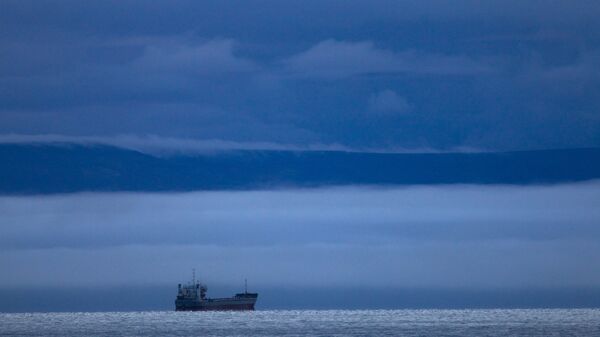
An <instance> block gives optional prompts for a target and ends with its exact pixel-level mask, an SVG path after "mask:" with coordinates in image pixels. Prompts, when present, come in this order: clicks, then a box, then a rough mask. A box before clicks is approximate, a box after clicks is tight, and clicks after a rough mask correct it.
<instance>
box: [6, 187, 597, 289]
mask: <svg viewBox="0 0 600 337" xmlns="http://www.w3.org/2000/svg"><path fill="white" fill-rule="evenodd" d="M599 191H600V189H599V188H598V183H595V182H594V183H587V184H578V185H558V186H554V187H543V186H538V187H502V186H497V187H494V186H489V187H481V186H454V187H450V186H449V187H435V188H433V187H432V188H429V187H415V188H404V189H363V188H351V187H348V188H340V189H324V190H323V189H318V190H285V191H271V192H268V191H265V192H210V193H188V194H79V195H68V196H53V197H2V198H0V212H1V213H2V214H3V218H2V224H1V225H2V226H0V247H1V252H0V271H2V272H1V273H0V275H2V276H1V277H0V285H3V286H9V285H17V284H33V285H39V282H42V281H41V280H43V283H44V284H46V285H59V284H73V285H78V284H79V285H81V284H95V285H103V284H104V285H110V284H127V283H133V284H136V283H152V284H162V283H177V279H178V278H179V279H185V277H187V273H189V270H190V269H191V268H194V267H195V268H197V269H198V270H199V273H200V275H202V276H203V277H205V278H207V281H210V282H216V283H230V282H232V281H231V280H232V279H235V280H237V279H238V278H239V277H241V276H243V275H245V276H247V277H250V278H251V279H253V280H254V281H253V282H256V283H257V284H270V285H279V286H281V285H284V284H285V285H293V284H296V285H304V286H307V285H336V284H345V285H348V286H474V287H486V286H493V287H510V286H590V285H594V284H597V283H598V282H600V274H599V273H598V271H597V270H596V269H595V268H592V267H591V266H592V265H594V263H595V261H596V260H597V259H598V258H599V257H600V246H598V244H597V242H598V240H599V239H600V229H598V226H597V225H598V223H599V221H600V212H598V211H596V210H595V209H596V207H595V204H596V203H597V201H598V200H599V198H600V192H599ZM307 269H310V270H311V272H310V273H306V272H305V271H306V270H307Z"/></svg>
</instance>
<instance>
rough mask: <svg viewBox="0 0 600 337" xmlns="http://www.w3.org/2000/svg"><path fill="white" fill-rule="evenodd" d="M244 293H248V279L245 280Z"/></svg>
mask: <svg viewBox="0 0 600 337" xmlns="http://www.w3.org/2000/svg"><path fill="white" fill-rule="evenodd" d="M244 293H245V294H247V293H248V279H246V278H245V279H244Z"/></svg>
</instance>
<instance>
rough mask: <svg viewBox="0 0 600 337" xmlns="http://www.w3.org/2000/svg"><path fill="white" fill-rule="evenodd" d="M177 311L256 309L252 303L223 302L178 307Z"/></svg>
mask: <svg viewBox="0 0 600 337" xmlns="http://www.w3.org/2000/svg"><path fill="white" fill-rule="evenodd" d="M175 310H176V311H249V310H254V303H252V304H222V305H219V304H217V305H195V306H185V307H183V306H182V307H176V308H175Z"/></svg>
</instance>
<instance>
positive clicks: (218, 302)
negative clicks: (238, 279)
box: [175, 277, 258, 311]
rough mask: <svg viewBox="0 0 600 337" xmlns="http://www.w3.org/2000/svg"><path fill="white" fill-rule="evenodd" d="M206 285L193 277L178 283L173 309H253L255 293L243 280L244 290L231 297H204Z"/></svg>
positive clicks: (256, 295) (206, 289)
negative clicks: (186, 281)
mask: <svg viewBox="0 0 600 337" xmlns="http://www.w3.org/2000/svg"><path fill="white" fill-rule="evenodd" d="M207 291H208V287H207V286H206V285H204V284H201V283H200V282H197V281H196V279H195V277H193V278H192V282H190V283H188V284H186V285H182V284H179V285H178V290H177V299H175V310H177V311H218V310H220V311H230V310H254V304H255V303H256V299H257V298H258V294H257V293H249V292H248V285H247V282H245V287H244V292H243V293H238V294H235V296H233V297H225V298H209V297H206V292H207Z"/></svg>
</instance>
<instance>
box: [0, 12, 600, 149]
mask: <svg viewBox="0 0 600 337" xmlns="http://www.w3.org/2000/svg"><path fill="white" fill-rule="evenodd" d="M0 9H1V10H0V46H1V48H0V133H2V134H34V135H35V134H38V135H39V134H63V135H71V136H75V135H77V136H106V137H110V136H115V135H130V136H136V135H156V136H162V137H170V138H177V137H182V138H194V139H212V138H215V139H221V140H224V141H238V142H270V143H286V144H295V145H302V144H307V143H311V144H315V143H320V144H342V145H343V146H346V147H350V148H367V147H368V148H398V147H403V148H438V149H448V148H453V147H460V146H469V147H477V148H487V149H526V148H547V147H576V146H599V145H600V136H598V135H600V117H599V116H598V108H599V107H600V99H599V98H598V97H597V95H596V94H595V93H596V92H597V91H598V89H599V88H600V74H599V73H598V71H597V69H598V66H597V65H598V61H599V60H598V57H597V56H598V51H599V50H600V43H599V42H598V41H600V40H599V39H598V33H597V32H598V31H600V24H598V22H597V20H596V19H595V18H596V17H597V16H598V15H599V14H600V5H598V4H597V3H595V2H587V1H574V2H573V1H550V2H548V1H533V0H530V1H489V2H485V3H480V2H476V1H459V2H452V3H449V2H445V1H426V2H412V1H411V2H408V1H376V2H371V1H369V2H359V1H346V2H343V3H340V2H327V1H325V2H324V1H301V2H300V1H298V2H296V1H286V2H279V1H260V2H245V1H228V2H222V1H203V2H196V1H169V2H152V3H148V2H141V1H139V2H138V1H119V2H111V1H99V2H94V1H86V2H77V1H61V2H52V1H3V2H2V4H0ZM390 92H393V93H395V94H397V95H398V96H399V97H397V98H392V96H391V95H389V93H390ZM384 93H388V94H387V95H383V96H381V95H382V94H384ZM386 99H387V100H386ZM378 102H379V103H378ZM403 102H408V106H409V107H410V109H408V110H410V112H411V113H410V114H406V113H399V112H406V111H408V110H407V109H406V105H405V104H403ZM392 105H393V106H394V108H390V107H391V106H392ZM402 106H405V107H404V108H403V107H402ZM382 107H383V108H382ZM384 110H385V111H387V112H388V113H383V114H382V113H373V112H374V111H379V112H382V111H384ZM392 110H394V111H395V113H390V112H391V111H392Z"/></svg>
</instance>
